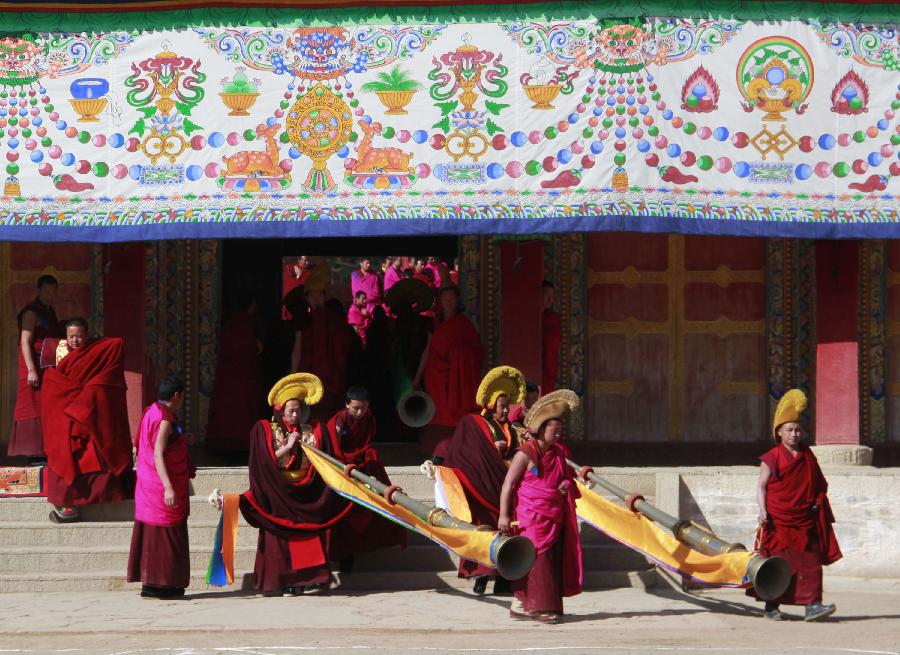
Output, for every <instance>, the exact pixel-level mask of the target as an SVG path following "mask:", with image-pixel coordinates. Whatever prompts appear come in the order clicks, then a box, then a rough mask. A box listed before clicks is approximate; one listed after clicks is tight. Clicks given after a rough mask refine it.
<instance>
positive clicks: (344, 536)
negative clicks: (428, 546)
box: [316, 387, 406, 573]
mask: <svg viewBox="0 0 900 655" xmlns="http://www.w3.org/2000/svg"><path fill="white" fill-rule="evenodd" d="M316 429H317V431H318V435H319V440H320V441H328V442H330V444H331V451H332V453H333V455H334V457H335V458H337V459H339V460H340V461H342V462H344V463H345V464H353V465H355V466H356V467H357V468H358V469H359V470H360V471H361V472H362V473H365V474H366V475H369V476H371V477H373V478H375V479H376V480H378V481H379V482H382V483H384V484H386V485H388V486H390V484H391V480H390V478H389V477H388V474H387V471H385V469H384V465H383V464H382V463H381V459H380V458H379V457H378V451H376V450H375V443H374V442H375V416H374V415H373V414H372V412H371V411H370V408H369V393H368V391H367V390H366V389H365V388H363V387H350V388H349V389H348V390H347V395H346V397H345V406H344V409H342V410H340V411H339V412H338V413H336V414H335V415H334V416H332V417H331V419H330V420H329V421H328V422H327V423H320V424H319V426H318V427H317V428H316ZM389 546H406V530H405V529H404V528H402V527H400V526H399V525H397V524H395V523H392V522H390V521H388V520H387V519H385V518H382V517H381V516H379V515H378V514H376V513H375V512H371V511H369V510H367V509H364V508H362V507H359V506H358V505H354V506H353V509H352V510H350V513H349V514H348V515H347V517H346V518H344V519H343V520H342V521H341V522H340V523H338V524H337V525H335V526H334V527H333V528H331V529H330V530H329V535H328V553H329V559H331V560H337V561H340V562H341V567H340V568H341V572H343V573H346V572H348V571H350V570H352V567H353V556H354V555H361V554H363V553H370V552H372V551H374V550H379V549H381V548H387V547H389Z"/></svg>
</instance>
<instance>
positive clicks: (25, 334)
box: [19, 311, 38, 387]
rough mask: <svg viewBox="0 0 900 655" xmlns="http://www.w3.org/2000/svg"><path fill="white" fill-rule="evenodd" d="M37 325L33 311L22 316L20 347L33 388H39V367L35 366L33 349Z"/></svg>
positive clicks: (29, 382) (29, 381)
mask: <svg viewBox="0 0 900 655" xmlns="http://www.w3.org/2000/svg"><path fill="white" fill-rule="evenodd" d="M35 325H37V314H35V313H34V312H32V311H27V312H25V313H24V314H23V315H22V337H21V339H20V340H19V347H20V348H21V349H22V357H24V358H25V368H27V369H28V384H30V385H31V386H32V387H36V386H38V372H37V366H35V364H34V354H33V353H32V349H31V343H32V341H33V339H34V327H35Z"/></svg>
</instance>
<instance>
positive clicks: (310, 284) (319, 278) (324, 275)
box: [303, 263, 331, 291]
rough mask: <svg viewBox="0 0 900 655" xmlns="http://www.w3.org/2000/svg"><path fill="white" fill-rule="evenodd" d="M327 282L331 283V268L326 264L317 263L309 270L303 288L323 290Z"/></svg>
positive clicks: (326, 286)
mask: <svg viewBox="0 0 900 655" xmlns="http://www.w3.org/2000/svg"><path fill="white" fill-rule="evenodd" d="M329 284H331V269H330V268H329V267H328V265H327V264H325V263H319V264H316V265H315V266H313V268H312V270H311V271H310V272H309V277H308V278H306V282H305V283H304V284H303V288H304V290H306V291H325V289H326V288H328V285H329Z"/></svg>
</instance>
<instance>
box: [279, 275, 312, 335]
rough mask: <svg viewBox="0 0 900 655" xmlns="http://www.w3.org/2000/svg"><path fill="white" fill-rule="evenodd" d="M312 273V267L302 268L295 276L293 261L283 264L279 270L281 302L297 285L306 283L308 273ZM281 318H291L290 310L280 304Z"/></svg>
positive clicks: (287, 319) (300, 285) (285, 319)
mask: <svg viewBox="0 0 900 655" xmlns="http://www.w3.org/2000/svg"><path fill="white" fill-rule="evenodd" d="M310 273H312V268H304V269H302V270H301V271H300V277H297V276H296V274H295V272H294V263H293V262H291V263H288V264H285V265H284V266H283V267H282V272H281V298H282V302H283V300H284V299H285V298H287V295H288V294H289V293H290V292H291V291H293V290H294V289H296V288H297V287H302V286H303V285H304V284H306V280H307V279H308V278H309V274H310ZM281 318H282V320H284V321H289V320H291V318H292V317H291V312H290V311H288V308H287V306H286V305H282V307H281Z"/></svg>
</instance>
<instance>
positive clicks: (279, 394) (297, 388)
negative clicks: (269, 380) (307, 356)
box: [269, 373, 325, 408]
mask: <svg viewBox="0 0 900 655" xmlns="http://www.w3.org/2000/svg"><path fill="white" fill-rule="evenodd" d="M324 393H325V388H324V387H323V386H322V381H321V380H320V379H319V378H318V377H316V376H315V375H313V374H312V373H292V374H290V375H287V376H285V377H283V378H281V379H280V380H279V381H278V382H276V383H275V386H274V387H272V389H271V391H269V405H271V406H272V407H276V408H277V407H280V406H282V405H284V404H285V403H286V402H287V401H289V400H299V401H301V402H303V403H305V404H307V405H315V404H316V403H317V402H319V401H320V400H322V395H323V394H324Z"/></svg>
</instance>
